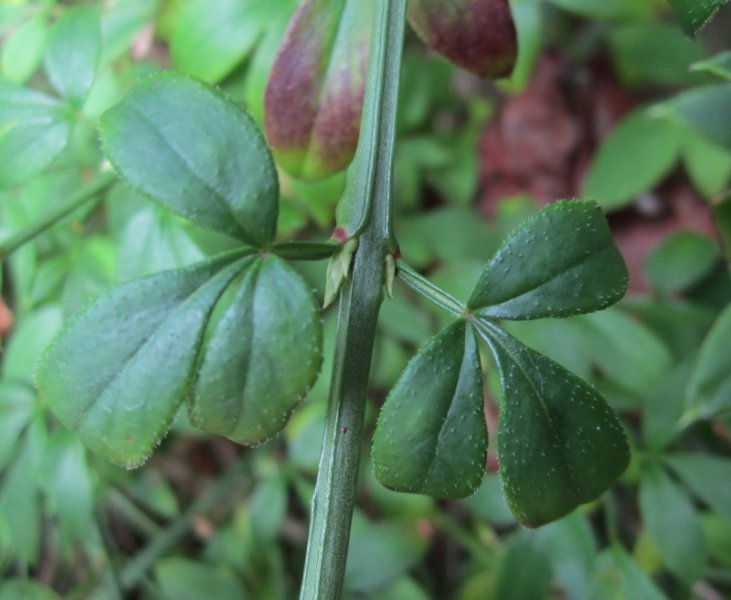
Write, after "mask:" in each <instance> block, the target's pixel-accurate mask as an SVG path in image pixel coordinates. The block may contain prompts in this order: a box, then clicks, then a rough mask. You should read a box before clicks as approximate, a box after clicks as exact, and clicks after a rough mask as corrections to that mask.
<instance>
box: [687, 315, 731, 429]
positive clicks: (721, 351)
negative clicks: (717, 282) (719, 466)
mask: <svg viewBox="0 0 731 600" xmlns="http://www.w3.org/2000/svg"><path fill="white" fill-rule="evenodd" d="M729 339H731V306H729V307H728V308H727V309H726V310H725V311H724V312H723V313H722V314H721V316H720V317H718V320H717V321H716V323H715V324H714V325H713V329H711V332H710V333H709V334H708V337H707V338H706V341H705V342H704V343H703V346H702V348H701V350H700V352H699V353H698V359H697V362H696V365H695V368H694V370H693V374H692V376H691V379H690V383H689V384H688V412H689V415H688V416H689V417H712V416H714V415H718V414H721V413H724V412H726V411H728V410H729V409H731V353H730V352H729V351H728V341H729Z"/></svg>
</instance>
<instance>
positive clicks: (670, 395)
mask: <svg viewBox="0 0 731 600" xmlns="http://www.w3.org/2000/svg"><path fill="white" fill-rule="evenodd" d="M690 367H691V364H690V362H689V361H688V360H686V362H685V363H683V364H680V365H676V366H675V367H674V368H673V369H672V370H671V371H670V373H669V374H668V376H667V377H666V378H664V379H663V380H662V381H660V382H659V383H658V385H657V386H656V387H655V388H654V389H653V390H652V391H651V392H650V393H649V394H648V395H647V397H646V399H645V406H644V411H643V414H642V439H643V440H644V442H645V444H647V446H648V447H649V448H651V449H653V450H661V449H662V448H664V447H665V446H667V445H668V444H669V443H670V442H671V441H672V440H673V439H674V438H675V437H676V436H677V435H678V434H679V433H680V432H681V430H682V426H681V424H680V419H681V417H682V416H683V411H684V410H685V390H686V388H687V386H688V379H689V378H690Z"/></svg>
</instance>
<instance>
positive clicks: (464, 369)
mask: <svg viewBox="0 0 731 600" xmlns="http://www.w3.org/2000/svg"><path fill="white" fill-rule="evenodd" d="M486 455H487V428H486V424H485V414H484V409H483V393H482V371H481V368H480V361H479V353H478V351H477V344H476V340H475V335H474V332H473V331H472V328H471V327H468V326H467V324H466V323H465V322H464V321H456V322H455V323H454V324H452V325H450V326H449V327H447V328H446V329H445V330H444V331H442V332H441V333H440V334H439V335H438V336H437V337H435V338H433V339H432V340H431V341H430V342H429V343H428V344H427V345H426V346H424V348H422V349H421V350H420V351H419V353H418V354H417V355H416V356H415V357H414V358H413V359H412V360H411V362H410V363H409V364H408V365H407V367H406V369H405V370H404V372H403V374H402V375H401V378H400V379H399V381H398V382H397V383H396V385H395V387H394V388H393V390H392V392H391V393H390V394H389V397H388V399H387V400H386V403H385V404H384V406H383V409H382V411H381V415H380V417H379V420H378V426H377V428H376V432H375V434H374V437H373V466H374V470H375V474H376V477H377V479H378V480H379V481H380V482H381V483H382V484H383V485H385V486H386V487H389V488H391V489H395V490H398V491H404V492H412V493H419V494H427V495H429V496H434V497H437V498H464V497H465V496H468V495H470V494H472V493H473V492H474V491H475V490H476V489H477V488H478V487H479V485H480V482H481V481H482V477H483V475H484V472H485V459H486Z"/></svg>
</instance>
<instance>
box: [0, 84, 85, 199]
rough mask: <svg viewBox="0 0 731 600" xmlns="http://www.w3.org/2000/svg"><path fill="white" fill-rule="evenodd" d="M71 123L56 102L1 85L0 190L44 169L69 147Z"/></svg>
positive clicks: (23, 180)
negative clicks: (67, 144) (67, 145)
mask: <svg viewBox="0 0 731 600" xmlns="http://www.w3.org/2000/svg"><path fill="white" fill-rule="evenodd" d="M72 122H73V118H72V116H71V113H70V112H69V111H68V109H67V108H65V107H64V106H62V105H61V104H60V103H59V102H58V101H57V100H55V99H54V98H51V97H50V96H47V95H46V94H42V93H41V92H37V91H35V90H30V89H26V88H21V87H17V86H14V85H12V84H9V83H5V82H2V81H0V187H11V186H16V185H18V184H21V183H23V182H25V181H27V180H28V179H30V178H31V177H33V176H34V175H36V174H37V173H39V172H40V171H42V170H43V169H45V168H46V167H47V166H48V165H49V164H50V163H51V161H53V159H54V158H56V157H57V156H58V155H59V153H60V152H61V150H63V148H64V146H66V143H67V142H68V139H69V135H70V133H71V123H72Z"/></svg>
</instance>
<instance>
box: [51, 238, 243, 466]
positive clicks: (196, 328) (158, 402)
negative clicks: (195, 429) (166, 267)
mask: <svg viewBox="0 0 731 600" xmlns="http://www.w3.org/2000/svg"><path fill="white" fill-rule="evenodd" d="M240 256H241V252H238V253H234V254H229V255H224V256H222V257H219V258H217V259H214V260H212V261H208V262H204V263H199V264H197V265H194V266H192V267H189V268H186V269H180V270H175V271H166V272H163V273H160V274H157V275H153V276H151V277H146V278H144V279H139V280H136V281H133V282H131V283H128V284H125V285H122V286H120V287H118V288H115V289H114V290H112V291H111V292H110V293H109V294H107V295H105V296H102V297H101V298H99V299H98V300H96V301H95V302H94V303H93V304H92V305H91V306H90V307H89V308H88V309H87V310H86V311H85V312H84V313H82V315H81V316H80V317H79V318H77V319H76V320H75V321H72V322H71V323H70V324H69V325H68V326H67V327H66V328H65V329H64V330H63V331H62V333H61V334H60V335H59V337H57V338H56V340H55V341H54V343H53V344H52V345H51V346H50V348H49V350H48V351H47V353H46V354H45V356H44V359H43V362H42V363H41V366H40V369H39V373H38V388H39V390H40V393H41V396H42V398H43V399H44V400H45V401H46V403H47V404H48V406H49V407H50V408H51V410H53V412H54V413H55V414H56V416H57V417H58V418H59V420H60V421H61V422H62V423H63V424H64V425H66V426H67V427H69V428H70V429H72V430H74V431H76V432H77V433H78V435H79V436H80V437H81V439H82V440H83V441H84V443H85V444H86V445H87V446H88V447H89V448H91V449H92V450H95V451H97V452H99V453H100V454H102V455H103V456H105V457H106V458H108V459H109V460H111V461H113V462H115V463H117V464H120V465H122V466H125V467H132V466H136V465H138V464H140V463H141V462H143V461H144V460H145V459H146V458H147V457H148V456H149V454H150V452H151V451H152V449H153V448H154V447H155V446H156V445H157V444H158V443H159V441H160V439H161V438H162V436H163V435H164V433H165V432H166V431H167V429H168V428H169V427H170V424H171V422H172V419H173V417H174V416H175V414H176V413H177V410H178V407H179V406H180V404H181V403H182V402H183V401H184V400H185V398H186V396H187V394H188V393H189V388H190V384H191V381H190V378H191V375H192V372H193V368H194V366H195V362H196V358H197V354H198V348H199V346H200V343H201V339H202V336H203V332H204V329H205V326H206V323H207V322H208V319H209V317H210V314H211V311H212V310H213V308H214V306H215V304H216V302H217V301H218V299H219V298H220V296H221V294H222V293H223V291H224V290H225V289H226V286H227V285H228V284H229V283H230V282H231V280H232V279H233V278H234V277H236V275H237V274H238V273H239V272H240V271H241V270H242V268H243V266H244V262H242V261H246V259H240V260H238V261H237V260H236V258H237V257H240Z"/></svg>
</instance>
